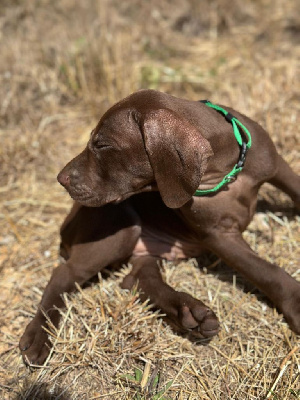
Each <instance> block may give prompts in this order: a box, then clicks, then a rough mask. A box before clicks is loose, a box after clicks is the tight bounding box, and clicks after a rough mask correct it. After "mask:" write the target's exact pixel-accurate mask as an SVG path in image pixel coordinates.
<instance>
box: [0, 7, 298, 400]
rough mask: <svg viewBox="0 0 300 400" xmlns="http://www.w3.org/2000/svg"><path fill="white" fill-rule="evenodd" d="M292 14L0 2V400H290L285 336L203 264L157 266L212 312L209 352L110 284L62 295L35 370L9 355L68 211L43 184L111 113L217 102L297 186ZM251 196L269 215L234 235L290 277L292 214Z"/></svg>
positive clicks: (216, 266) (261, 307)
mask: <svg viewBox="0 0 300 400" xmlns="http://www.w3.org/2000/svg"><path fill="white" fill-rule="evenodd" d="M299 11H300V4H299V2H295V1H293V0H286V1H285V2H282V1H280V0H272V1H271V0H257V1H256V2H253V1H250V0H245V1H244V2H242V4H241V2H239V1H237V0H233V1H232V2H231V3H230V6H228V2H227V1H225V0H214V1H209V0H203V1H201V2H200V1H197V0H189V1H183V0H172V1H170V0H166V1H158V0H152V1H150V2H141V1H138V0H131V1H130V2H119V1H116V0H110V1H109V0H98V1H93V0H87V1H84V2H77V3H75V2H73V1H71V0H61V1H59V2H58V1H52V0H42V1H38V0H33V1H31V2H25V1H22V0H10V1H2V2H1V5H0V26H1V33H0V40H1V42H0V43H1V64H0V80H1V85H0V93H1V95H0V117H1V126H0V139H1V147H0V160H1V171H0V185H1V186H0V202H1V206H2V207H1V211H0V227H1V230H0V263H1V275H2V276H1V283H0V285H1V286H0V287H1V292H0V293H1V294H0V298H1V302H0V307H1V314H0V315H1V317H0V326H1V339H0V340H1V341H0V357H1V358H0V362H1V363H0V393H1V394H0V397H1V398H3V399H20V400H21V399H30V400H31V399H33V400H34V399H64V400H67V399H72V400H73V399H139V398H143V399H158V398H164V399H167V398H168V399H190V400H192V399H204V400H208V399H210V400H212V399H222V400H223V399H237V400H244V399H245V400H246V399H249V400H250V399H251V400H252V399H265V398H270V399H274V400H275V399H277V400H281V399H296V398H300V391H299V390H300V375H299V373H300V351H299V338H297V337H296V335H295V334H293V333H292V332H291V331H290V330H289V328H288V327H287V325H286V323H285V322H284V321H283V319H282V316H281V315H279V314H278V313H277V312H276V310H274V309H273V307H272V305H271V304H270V303H269V302H267V300H266V298H265V297H264V296H262V295H261V294H260V293H258V292H257V291H255V290H254V288H252V287H251V286H249V284H247V283H246V282H245V281H244V280H243V279H242V278H241V277H239V276H236V275H235V274H234V273H233V272H232V271H231V270H230V269H228V268H227V267H226V266H224V265H222V264H220V263H218V261H216V262H215V260H213V259H211V260H198V262H199V265H200V268H199V267H197V266H196V264H195V262H194V261H193V260H191V261H190V262H187V263H182V264H180V265H179V266H177V267H174V266H173V265H172V264H166V265H165V266H164V274H165V278H166V280H167V281H168V282H169V283H170V284H171V285H172V286H173V287H175V288H177V289H180V290H185V291H187V292H188V293H191V294H193V295H195V296H197V297H199V298H201V299H203V300H204V301H206V302H207V304H208V305H210V306H211V307H212V308H213V309H214V310H215V312H216V313H217V314H218V316H219V318H220V321H221V324H222V330H221V332H220V334H219V335H218V337H215V338H214V339H213V340H212V341H211V342H207V341H205V340H202V341H199V342H197V343H193V342H191V341H189V340H188V338H184V337H179V336H176V335H175V334H174V333H173V332H172V331H171V329H170V328H169V327H168V326H167V325H165V324H164V323H163V321H162V320H161V318H160V317H159V316H158V315H157V314H154V313H153V312H152V311H151V310H149V306H148V305H147V304H141V303H139V302H138V300H137V297H136V294H135V293H128V292H126V291H124V290H121V289H119V286H118V283H119V281H120V279H121V277H120V276H119V275H111V276H109V277H108V278H107V279H102V278H100V281H99V283H93V284H92V285H91V286H90V287H88V288H85V289H84V290H82V291H79V292H77V293H76V294H73V295H71V296H66V297H65V301H66V309H65V310H64V311H63V319H62V324H61V325H60V327H59V330H58V331H53V332H52V335H53V341H54V348H53V353H52V356H51V358H50V359H49V360H48V361H47V364H46V365H45V366H44V367H42V368H38V369H30V368H26V367H25V366H24V365H23V363H22V361H21V357H20V354H19V351H18V349H17V344H18V340H19V337H20V335H21V333H22V331H23V329H24V328H25V326H26V324H27V323H28V321H29V319H30V318H31V317H32V316H33V314H34V312H35V310H36V307H37V304H38V302H39V300H40V297H41V293H42V290H43V288H44V287H45V285H46V283H47V281H48V279H49V277H50V274H51V270H52V269H53V268H54V267H55V266H57V265H58V263H59V259H58V256H57V253H58V243H59V237H58V228H59V225H60V223H61V221H62V220H63V218H64V216H65V215H66V213H67V210H68V208H69V207H70V204H71V201H70V199H69V198H68V195H67V194H66V193H65V192H64V191H63V189H61V188H60V187H59V185H58V184H57V183H56V178H55V177H56V174H57V172H58V171H59V170H60V168H61V167H62V166H63V165H64V164H65V163H66V161H68V160H69V159H70V158H71V157H72V156H73V155H75V154H76V153H77V152H78V151H79V150H80V149H81V148H82V147H83V146H84V143H85V141H86V139H87V137H88V134H89V131H90V130H91V129H92V127H93V126H94V124H95V123H96V121H97V120H98V118H99V116H100V115H101V113H102V112H104V111H105V109H106V108H107V107H108V106H109V105H111V104H112V103H113V102H114V101H116V100H118V99H120V98H122V97H124V96H125V95H127V94H129V93H131V92H133V91H135V90H137V89H139V88H146V87H152V88H157V89H159V90H162V91H167V92H169V93H171V94H173V95H177V96H182V97H186V98H190V99H198V98H210V99H211V100H212V101H216V102H220V103H223V104H228V105H232V106H233V107H235V108H238V109H239V110H241V111H243V112H245V113H247V114H248V115H249V116H251V117H253V118H254V119H256V120H258V121H259V122H260V123H261V124H263V126H264V127H266V128H267V129H268V130H269V132H270V134H271V136H272V138H273V140H274V141H275V143H276V145H277V147H278V149H279V151H280V152H281V154H282V155H283V156H284V157H285V159H286V160H287V161H288V162H289V163H290V164H291V165H292V167H293V168H294V169H295V170H296V171H298V173H300V165H299V128H298V127H299V123H300V102H299V100H300V95H299V93H300V81H299V76H300V74H299V72H300V71H299V60H300V46H299V42H300V36H299V35H300V17H299V15H300V14H299ZM261 199H262V200H265V201H267V202H268V203H269V208H267V209H266V208H262V209H261V210H260V212H259V213H258V214H257V215H256V218H255V220H254V221H253V222H252V224H251V226H250V227H249V229H248V230H247V232H246V233H245V236H246V237H247V240H248V242H249V243H250V244H251V246H252V247H253V248H254V249H255V250H256V251H257V252H258V253H259V254H260V255H262V256H263V257H264V258H266V259H268V260H271V261H273V262H276V263H277V264H278V265H280V266H282V267H284V268H285V269H286V270H288V271H289V272H290V273H291V274H292V275H293V276H294V277H295V278H296V279H298V280H300V270H299V241H300V232H299V217H298V216H296V215H295V214H293V212H292V205H291V203H290V201H289V199H288V198H287V197H286V196H284V195H283V194H281V193H279V192H278V191H276V190H275V189H273V188H271V187H270V186H269V187H265V188H263V189H262V191H261ZM126 268H128V267H126ZM125 272H126V271H125V270H124V271H122V272H121V275H122V274H124V273H125ZM129 374H130V375H131V377H130V376H129ZM157 376H159V380H158V382H157V379H155V378H156V377H157ZM155 393H156V394H157V393H160V395H156V397H155ZM139 396H140V397H139Z"/></svg>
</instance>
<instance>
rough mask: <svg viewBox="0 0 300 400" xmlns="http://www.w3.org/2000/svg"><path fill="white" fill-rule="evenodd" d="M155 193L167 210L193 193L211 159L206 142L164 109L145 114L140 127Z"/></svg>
mask: <svg viewBox="0 0 300 400" xmlns="http://www.w3.org/2000/svg"><path fill="white" fill-rule="evenodd" d="M141 129H142V133H143V135H144V141H145V148H146V151H147V154H148V156H149V160H150V163H151V166H152V169H153V173H154V177H155V180H156V183H157V186H158V190H159V192H160V194H161V197H162V199H163V201H164V203H165V204H166V205H167V206H168V207H170V208H179V207H181V206H183V205H184V204H185V203H186V202H187V201H188V200H189V199H190V198H191V197H192V196H193V194H194V193H195V190H196V189H197V188H198V186H199V184H200V181H201V177H202V175H203V174H204V171H205V170H206V166H207V162H208V158H209V157H210V156H212V155H213V152H212V149H211V147H210V144H209V143H208V141H207V140H206V139H205V138H204V137H203V136H202V135H201V133H200V131H199V130H198V129H196V128H195V126H193V125H192V124H191V123H190V122H188V121H187V120H186V119H185V118H182V117H179V116H178V115H177V114H176V113H174V112H173V111H171V110H168V109H159V110H156V111H151V112H149V113H148V114H147V115H146V116H145V118H144V121H142V124H141Z"/></svg>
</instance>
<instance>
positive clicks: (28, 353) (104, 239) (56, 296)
mask: <svg viewBox="0 0 300 400" xmlns="http://www.w3.org/2000/svg"><path fill="white" fill-rule="evenodd" d="M123 208H124V207H123ZM126 211H127V210H126V209H122V206H121V205H120V206H118V207H113V206H111V207H105V208H103V210H100V209H95V208H89V209H88V208H85V207H82V208H80V209H79V210H78V211H77V213H76V214H75V216H74V218H73V219H72V221H71V222H70V224H69V225H68V226H66V228H65V230H66V232H67V234H66V233H64V232H62V237H63V240H64V238H65V240H67V247H68V249H69V259H68V260H67V262H66V263H63V264H61V265H60V266H59V267H58V268H56V269H55V270H54V271H53V274H52V277H51V279H50V281H49V283H48V285H47V287H46V289H45V292H44V294H43V297H42V301H41V303H40V306H39V309H38V311H37V313H36V315H35V317H34V318H33V320H32V321H31V322H30V323H29V325H28V326H27V328H26V330H25V332H24V334H23V336H22V338H21V340H20V344H19V347H20V349H21V351H22V355H23V359H24V361H25V362H26V363H30V364H43V363H44V361H45V359H46V358H47V356H48V354H49V351H50V341H49V339H48V335H47V333H46V332H45V330H44V329H43V326H47V318H48V319H50V321H51V323H52V324H53V325H54V326H58V323H59V319H60V313H59V311H58V310H57V308H59V307H62V306H63V305H64V304H63V300H62V297H61V295H62V294H63V293H64V292H72V291H73V290H74V289H75V282H77V283H78V284H79V285H82V284H83V283H84V282H86V281H87V280H89V279H90V278H91V277H93V276H94V275H96V274H97V273H98V272H99V271H101V269H103V268H105V267H106V266H108V265H110V264H112V263H115V262H118V261H122V260H125V259H127V258H128V257H129V256H130V255H131V253H132V251H133V248H134V246H135V244H136V242H137V240H138V237H139V235H140V227H139V221H138V220H137V218H135V216H134V215H133V214H132V213H127V214H126ZM69 228H71V229H69ZM45 314H46V315H47V318H46V317H45Z"/></svg>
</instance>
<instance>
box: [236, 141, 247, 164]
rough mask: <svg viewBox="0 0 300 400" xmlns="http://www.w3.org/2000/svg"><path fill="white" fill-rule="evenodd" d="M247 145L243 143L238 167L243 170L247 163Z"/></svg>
mask: <svg viewBox="0 0 300 400" xmlns="http://www.w3.org/2000/svg"><path fill="white" fill-rule="evenodd" d="M247 150H248V148H247V143H246V142H243V143H242V145H241V150H240V156H239V159H238V162H237V167H238V168H243V166H244V164H245V161H246V153H247Z"/></svg>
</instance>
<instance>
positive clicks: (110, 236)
mask: <svg viewBox="0 0 300 400" xmlns="http://www.w3.org/2000/svg"><path fill="white" fill-rule="evenodd" d="M227 110H229V111H230V112H232V113H233V114H234V115H235V117H237V118H238V120H239V121H240V122H242V123H243V124H244V125H245V126H246V127H247V128H248V130H249V131H250V132H251V135H252V147H251V149H250V150H249V151H248V154H247V159H246V162H245V167H244V169H243V171H242V172H240V174H239V175H238V176H237V179H236V181H235V182H232V183H230V184H228V185H226V186H225V187H223V188H221V189H220V190H219V191H217V192H216V193H214V194H210V195H206V196H200V197H195V196H194V193H195V191H196V189H198V188H199V187H200V189H210V188H213V187H214V186H215V185H216V184H218V183H219V182H220V181H221V180H222V179H223V177H224V176H225V175H226V174H227V173H228V172H229V171H231V170H232V168H233V166H234V165H235V164H236V162H237V160H238V158H239V153H240V148H239V145H238V143H237V141H236V139H235V137H234V135H233V130H232V125H231V124H230V123H229V122H228V121H226V119H225V118H224V116H223V115H221V114H220V113H218V112H217V111H216V110H213V109H211V108H209V107H207V105H205V104H202V103H199V102H194V101H187V100H182V99H178V98H175V97H172V96H170V95H167V94H164V93H160V92H157V91H152V90H142V91H139V92H137V93H134V94H132V95H131V96H129V97H127V98H126V99H124V100H122V101H120V102H119V103H117V104H116V105H114V106H113V107H112V108H111V109H110V110H108V111H107V112H106V113H105V114H104V116H103V117H102V118H101V120H100V122H99V123H98V125H97V127H96V128H95V129H94V130H93V132H92V134H91V138H90V140H89V142H88V144H87V147H86V149H85V150H84V151H83V152H82V153H81V154H79V155H78V156H77V157H76V158H74V159H73V160H72V161H71V162H70V163H69V164H68V165H67V166H66V167H65V168H64V169H63V170H62V172H61V173H60V174H59V175H58V180H59V182H60V183H61V184H62V185H63V186H64V187H65V188H66V189H67V190H68V192H69V193H70V195H71V196H72V198H73V199H74V200H76V202H75V204H74V206H73V209H72V211H71V213H70V214H69V216H68V217H67V219H66V221H65V222H64V224H63V226H62V229H61V236H62V245H61V251H62V255H63V256H64V257H65V258H66V260H67V261H66V262H65V263H63V264H61V265H60V266H59V267H58V268H57V269H56V270H54V272H53V275H52V277H51V279H50V282H49V284H48V285H47V287H46V289H45V292H44V295H43V298H42V301H41V304H40V307H39V310H38V311H37V314H36V316H35V317H34V319H33V320H32V321H31V322H30V324H29V325H28V326H27V328H26V330H25V333H24V334H23V336H22V338H21V341H20V349H21V350H22V353H23V357H24V359H25V360H26V361H27V362H31V363H33V364H40V363H43V362H44V360H45V358H46V357H47V355H48V353H49V345H50V343H49V341H48V338H47V334H46V333H45V331H44V330H43V329H42V326H43V325H46V319H45V316H44V314H43V312H46V313H47V315H48V317H49V318H50V319H51V321H52V323H53V324H54V325H56V326H57V325H58V322H59V313H58V311H57V310H56V309H55V308H54V306H56V307H61V306H63V301H62V299H61V294H62V293H63V292H70V291H72V290H74V289H75V282H77V283H78V284H80V285H82V284H83V283H84V282H86V281H87V280H88V279H90V278H91V277H92V276H93V275H95V274H97V272H99V271H101V270H102V269H103V268H104V267H107V266H109V265H111V264H114V263H117V262H118V263H122V262H127V261H129V262H130V263H131V264H132V271H131V273H130V274H129V275H128V276H127V277H126V278H125V279H124V282H123V287H125V288H131V287H132V286H133V285H134V284H135V283H136V282H138V286H139V288H140V289H141V296H142V297H143V298H147V297H149V298H150V300H151V302H152V303H153V304H155V306H156V307H158V308H160V309H161V310H162V312H164V313H165V314H167V316H168V317H169V319H170V320H172V322H173V323H174V324H175V325H177V326H178V327H179V328H180V329H181V330H188V331H190V332H191V334H194V335H195V336H197V335H199V334H201V335H202V336H205V337H211V336H213V335H215V334H216V333H217V332H218V329H219V323H218V320H217V317H216V315H215V314H214V313H213V312H212V311H211V310H210V309H209V308H208V307H207V306H206V305H205V304H204V303H202V301H200V300H197V299H194V298H193V297H191V296H190V295H188V294H186V293H182V292H176V291H175V290H173V289H172V288H171V287H169V286H168V285H167V284H165V283H164V282H163V281H162V277H161V275H160V271H159V263H158V261H159V260H160V259H163V258H166V259H169V260H176V259H180V258H187V257H196V256H200V255H201V253H202V252H203V251H204V250H206V251H207V250H209V251H211V252H213V253H215V254H217V255H218V256H219V257H220V258H221V259H222V260H224V261H225V262H226V263H227V264H228V265H229V266H231V267H232V268H233V269H234V270H236V271H238V272H240V273H241V274H243V275H244V276H245V277H246V278H247V279H248V280H249V281H251V282H252V283H254V284H255V285H256V286H257V287H258V288H259V289H260V290H261V291H262V292H264V293H265V294H266V295H267V296H268V297H269V298H270V299H271V300H272V301H273V302H274V304H275V305H276V306H277V307H278V308H279V309H280V310H281V311H282V312H283V314H284V317H285V318H286V320H287V322H288V323H289V325H290V327H291V329H293V330H294V331H295V332H296V333H298V334H300V283H298V282H297V281H296V280H294V279H293V278H292V277H291V276H289V275H288V274H287V273H286V272H284V270H282V269H281V268H279V267H278V266H276V265H273V264H271V263H269V262H267V261H264V260H262V259H260V258H259V257H258V256H257V255H256V254H255V253H254V252H253V251H252V250H251V249H250V247H249V246H248V245H247V244H246V243H245V241H244V240H243V237H242V232H243V231H244V230H245V229H246V227H247V225H248V224H249V222H250V221H251V218H252V216H253V213H254V212H255V206H256V197H257V192H258V189H259V187H260V186H261V185H262V184H263V183H264V182H271V183H272V184H274V185H275V186H277V187H279V188H280V189H282V190H283V191H285V192H286V193H287V194H289V195H290V196H291V198H292V199H293V200H294V202H295V203H296V206H298V207H299V205H300V177H299V176H297V175H296V174H295V173H294V172H293V171H292V170H291V169H290V167H289V166H288V165H287V164H286V163H285V162H284V161H283V159H282V158H281V157H280V156H279V155H278V154H277V152H276V150H275V147H274V145H273V143H272V141H271V139H270V138H269V136H268V134H267V133H266V132H265V131H264V130H263V128H262V127H261V126H259V125H258V124H256V123H255V122H253V121H251V120H250V119H249V118H247V117H245V116H244V115H241V114H240V113H238V112H235V111H233V110H231V109H228V108H227Z"/></svg>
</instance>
